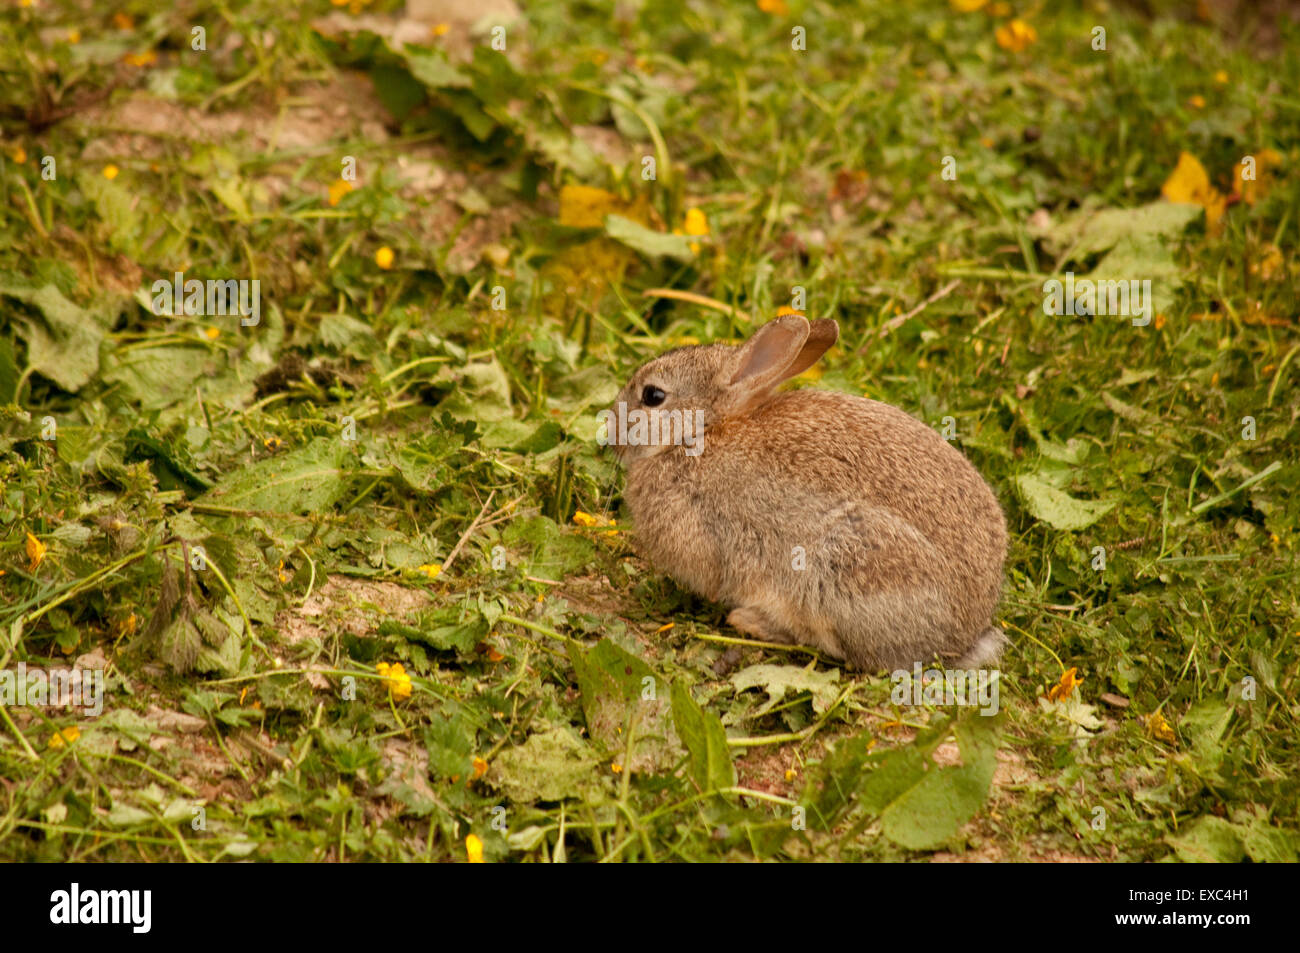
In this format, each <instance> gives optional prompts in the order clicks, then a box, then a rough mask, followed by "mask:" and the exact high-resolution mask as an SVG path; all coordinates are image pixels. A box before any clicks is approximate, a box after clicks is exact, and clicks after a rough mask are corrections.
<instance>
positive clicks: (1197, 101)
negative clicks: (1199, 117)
mask: <svg viewBox="0 0 1300 953" xmlns="http://www.w3.org/2000/svg"><path fill="white" fill-rule="evenodd" d="M1187 105H1189V106H1191V107H1192V108H1193V109H1204V108H1205V97H1204V96H1202V95H1201V94H1200V93H1197V94H1196V95H1194V96H1189V97H1187Z"/></svg>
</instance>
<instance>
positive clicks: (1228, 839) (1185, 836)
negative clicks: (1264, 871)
mask: <svg viewBox="0 0 1300 953" xmlns="http://www.w3.org/2000/svg"><path fill="white" fill-rule="evenodd" d="M1165 842H1166V843H1167V844H1169V845H1170V846H1171V847H1173V849H1174V851H1175V852H1176V853H1177V854H1178V857H1179V859H1180V860H1183V861H1186V862H1187V863H1189V864H1235V863H1239V862H1240V861H1241V859H1242V858H1243V857H1245V856H1246V848H1245V846H1244V845H1243V844H1242V842H1241V832H1240V831H1239V829H1238V828H1237V827H1236V826H1235V825H1233V824H1231V823H1229V822H1228V821H1225V820H1224V819H1223V818H1221V817H1214V816H1212V815H1211V816H1206V817H1202V818H1199V819H1198V820H1196V821H1195V822H1193V823H1192V824H1190V825H1188V826H1187V827H1186V828H1184V829H1183V830H1182V831H1181V832H1179V833H1178V834H1168V835H1166V836H1165Z"/></svg>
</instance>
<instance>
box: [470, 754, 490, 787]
mask: <svg viewBox="0 0 1300 953" xmlns="http://www.w3.org/2000/svg"><path fill="white" fill-rule="evenodd" d="M487 769H488V763H487V762H486V761H485V760H483V759H482V758H475V759H474V773H473V774H471V775H470V776H469V779H470V780H471V781H477V780H478V779H479V778H481V777H483V775H485V774H487Z"/></svg>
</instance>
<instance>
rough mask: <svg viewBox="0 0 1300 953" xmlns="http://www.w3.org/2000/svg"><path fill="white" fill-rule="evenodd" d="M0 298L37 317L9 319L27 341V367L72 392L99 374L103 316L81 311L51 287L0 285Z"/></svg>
mask: <svg viewBox="0 0 1300 953" xmlns="http://www.w3.org/2000/svg"><path fill="white" fill-rule="evenodd" d="M0 296H4V297H9V298H16V299H17V300H19V301H21V302H23V303H24V304H26V305H28V306H29V307H31V308H32V309H33V310H35V311H36V312H37V313H38V314H39V315H40V317H39V318H35V319H28V318H25V317H22V318H20V317H14V318H12V319H11V320H12V321H13V323H14V325H15V326H16V327H17V328H18V334H19V336H20V337H22V338H23V339H24V340H25V341H26V342H27V366H28V367H30V368H31V369H32V370H34V371H36V372H37V373H39V374H40V375H41V376H43V377H46V378H49V379H50V380H52V381H54V383H56V384H58V385H59V386H60V387H61V388H63V389H64V390H66V391H68V392H70V393H74V392H76V391H79V390H81V388H83V387H85V386H86V384H88V383H90V380H91V378H93V377H94V376H95V374H97V373H98V372H99V348H100V345H101V344H102V343H103V341H104V334H105V328H106V325H107V324H108V323H109V321H108V319H107V317H106V316H105V315H104V314H101V313H97V312H94V311H88V310H86V309H85V308H81V307H79V306H78V305H76V304H74V303H73V302H71V301H69V300H68V299H67V298H65V297H64V296H63V293H62V292H61V291H59V289H58V288H57V287H55V286H54V285H52V284H51V285H45V286H44V287H42V288H25V287H19V286H16V285H0Z"/></svg>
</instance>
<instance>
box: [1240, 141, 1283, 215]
mask: <svg viewBox="0 0 1300 953" xmlns="http://www.w3.org/2000/svg"><path fill="white" fill-rule="evenodd" d="M1281 164H1282V156H1281V154H1279V153H1278V151H1277V150H1276V149H1260V150H1259V152H1258V153H1257V154H1256V155H1255V162H1254V166H1255V178H1253V179H1247V178H1246V177H1245V175H1246V166H1244V165H1242V164H1241V163H1240V162H1238V163H1237V164H1236V165H1235V166H1234V167H1233V178H1234V188H1235V190H1236V192H1237V194H1238V195H1240V196H1241V200H1242V201H1243V202H1245V203H1246V204H1247V205H1254V204H1255V203H1256V202H1258V201H1259V200H1260V199H1262V198H1263V197H1264V193H1266V192H1267V191H1268V186H1269V180H1270V178H1271V175H1270V170H1272V169H1273V168H1274V167H1275V166H1279V165H1281Z"/></svg>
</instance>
